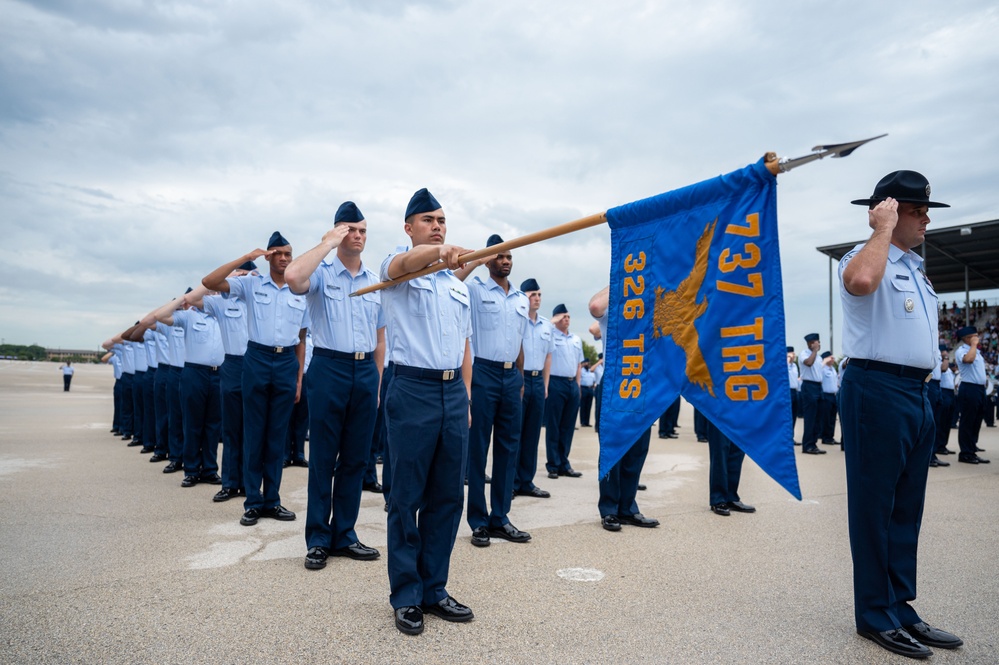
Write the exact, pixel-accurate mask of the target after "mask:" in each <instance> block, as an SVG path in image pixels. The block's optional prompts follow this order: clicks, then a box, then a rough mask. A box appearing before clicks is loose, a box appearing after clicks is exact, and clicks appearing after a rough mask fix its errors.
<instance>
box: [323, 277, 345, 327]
mask: <svg viewBox="0 0 999 665" xmlns="http://www.w3.org/2000/svg"><path fill="white" fill-rule="evenodd" d="M343 291H344V290H343V289H342V288H340V287H339V286H338V285H336V284H326V285H325V286H323V297H324V302H325V303H326V311H327V312H328V313H329V317H330V321H341V320H343V300H344V297H345V294H344V292H343Z"/></svg>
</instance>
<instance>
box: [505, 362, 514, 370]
mask: <svg viewBox="0 0 999 665" xmlns="http://www.w3.org/2000/svg"><path fill="white" fill-rule="evenodd" d="M512 368H513V363H503V369H512Z"/></svg>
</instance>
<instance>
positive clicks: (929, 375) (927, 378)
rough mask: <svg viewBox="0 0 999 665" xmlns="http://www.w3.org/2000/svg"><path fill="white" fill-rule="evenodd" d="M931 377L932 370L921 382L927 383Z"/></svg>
mask: <svg viewBox="0 0 999 665" xmlns="http://www.w3.org/2000/svg"><path fill="white" fill-rule="evenodd" d="M932 378H933V372H930V373H929V374H927V375H926V379H924V380H923V383H929V382H930V379H932Z"/></svg>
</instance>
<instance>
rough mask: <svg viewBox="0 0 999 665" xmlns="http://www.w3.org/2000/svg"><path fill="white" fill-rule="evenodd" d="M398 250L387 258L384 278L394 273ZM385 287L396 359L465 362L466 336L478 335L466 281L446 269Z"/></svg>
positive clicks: (424, 363) (442, 364)
mask: <svg viewBox="0 0 999 665" xmlns="http://www.w3.org/2000/svg"><path fill="white" fill-rule="evenodd" d="M397 254H398V252H393V253H392V254H389V255H388V257H386V259H385V260H384V261H383V262H382V265H381V270H380V271H379V274H380V276H381V279H382V281H386V280H388V279H389V277H388V268H389V264H390V263H391V262H392V259H393V258H395V256H396V255H397ZM381 293H382V309H383V311H384V313H385V323H386V337H387V348H388V356H389V358H390V359H391V361H392V362H393V363H395V364H397V365H407V366H409V367H421V368H424V369H440V370H446V369H458V368H460V367H461V364H462V361H463V360H464V358H465V340H467V339H469V338H470V337H471V336H472V309H471V301H470V299H469V296H468V287H467V286H465V283H464V282H462V281H461V280H460V279H458V278H457V277H455V275H454V273H453V272H451V271H450V270H447V269H445V270H440V271H438V272H434V273H431V274H429V275H425V276H423V277H417V278H416V279H412V280H410V281H408V282H403V283H401V284H399V285H398V286H391V287H389V288H387V289H384V290H383V291H382V292H381Z"/></svg>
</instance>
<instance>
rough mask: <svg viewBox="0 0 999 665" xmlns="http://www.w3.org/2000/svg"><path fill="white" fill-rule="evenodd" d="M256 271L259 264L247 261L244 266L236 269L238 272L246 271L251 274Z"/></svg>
mask: <svg viewBox="0 0 999 665" xmlns="http://www.w3.org/2000/svg"><path fill="white" fill-rule="evenodd" d="M256 269H257V264H256V263H254V262H253V261H247V262H246V263H244V264H243V265H241V266H239V267H238V268H236V270H245V271H246V272H250V271H251V270H256Z"/></svg>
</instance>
